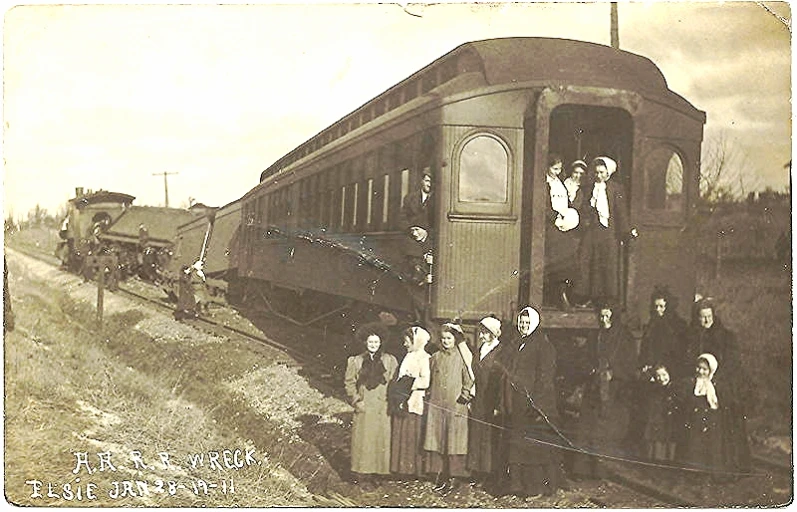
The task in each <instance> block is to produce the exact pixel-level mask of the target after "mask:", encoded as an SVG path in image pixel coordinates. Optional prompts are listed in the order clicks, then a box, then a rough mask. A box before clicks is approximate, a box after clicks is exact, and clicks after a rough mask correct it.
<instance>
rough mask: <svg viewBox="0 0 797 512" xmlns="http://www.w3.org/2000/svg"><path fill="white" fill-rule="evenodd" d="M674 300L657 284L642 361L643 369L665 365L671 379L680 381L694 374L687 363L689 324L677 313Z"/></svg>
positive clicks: (667, 291) (645, 336)
mask: <svg viewBox="0 0 797 512" xmlns="http://www.w3.org/2000/svg"><path fill="white" fill-rule="evenodd" d="M675 308H676V304H675V299H674V298H673V297H672V296H671V295H670V292H669V290H667V288H666V287H656V288H655V289H654V290H653V293H651V295H650V321H649V322H648V324H647V325H646V326H645V331H644V333H643V334H642V344H641V345H640V350H639V364H640V366H641V367H642V370H643V372H647V371H648V370H651V369H652V368H653V367H654V366H655V365H657V364H663V365H664V366H666V367H667V370H668V371H669V372H670V378H672V379H674V380H678V379H680V378H681V377H687V376H689V375H690V374H691V370H692V368H687V367H691V366H692V364H691V361H690V362H689V363H688V364H687V363H686V361H687V347H688V340H687V326H686V322H685V321H684V320H683V319H682V318H681V317H679V316H678V313H677V312H676V309H675Z"/></svg>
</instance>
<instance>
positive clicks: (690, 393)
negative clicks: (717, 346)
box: [676, 353, 730, 478]
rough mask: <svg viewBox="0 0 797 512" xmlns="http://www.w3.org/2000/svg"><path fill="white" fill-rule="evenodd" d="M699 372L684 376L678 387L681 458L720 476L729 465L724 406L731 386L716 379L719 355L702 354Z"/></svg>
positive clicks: (694, 466) (693, 465) (685, 463)
mask: <svg viewBox="0 0 797 512" xmlns="http://www.w3.org/2000/svg"><path fill="white" fill-rule="evenodd" d="M696 362H697V365H696V369H695V376H694V377H691V378H685V379H683V380H682V382H681V384H680V386H679V388H678V402H679V405H678V408H679V410H680V411H681V417H680V419H681V425H682V428H681V432H680V436H679V437H680V438H679V441H678V448H677V452H676V453H677V458H678V461H679V462H680V463H682V464H684V465H686V466H689V467H692V468H696V469H700V470H702V471H706V472H707V474H706V475H705V476H708V474H709V473H713V475H714V477H715V478H716V477H717V476H720V475H718V473H719V474H721V473H724V472H725V471H726V470H727V469H728V468H727V466H726V460H725V457H724V449H723V444H724V439H723V435H724V434H723V430H724V429H723V425H722V422H723V417H724V416H725V415H724V414H723V409H724V408H725V407H726V400H727V399H728V398H729V394H730V393H729V392H728V391H729V390H728V389H727V388H725V387H724V386H723V383H722V381H721V379H716V382H715V375H716V372H717V369H718V363H717V359H716V358H715V357H714V356H713V355H712V354H708V353H706V354H700V355H699V356H698V357H697V359H696Z"/></svg>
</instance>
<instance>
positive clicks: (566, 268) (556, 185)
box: [543, 153, 578, 307]
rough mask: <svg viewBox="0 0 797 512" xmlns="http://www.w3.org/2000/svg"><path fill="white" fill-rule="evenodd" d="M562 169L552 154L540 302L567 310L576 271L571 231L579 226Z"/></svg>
mask: <svg viewBox="0 0 797 512" xmlns="http://www.w3.org/2000/svg"><path fill="white" fill-rule="evenodd" d="M563 167H564V163H563V161H562V158H561V157H560V156H559V155H557V154H553V153H552V154H551V155H550V156H549V158H548V167H547V170H546V173H545V183H546V188H547V190H548V197H549V199H550V205H549V210H548V218H547V219H546V229H545V281H544V285H543V293H544V301H543V302H544V303H545V304H547V305H561V306H562V307H569V306H570V302H569V299H568V297H567V290H568V287H569V286H570V284H571V279H572V276H573V274H574V270H575V269H574V264H575V262H576V258H575V253H576V248H577V243H578V242H577V241H576V238H575V236H574V232H573V229H574V228H576V227H577V226H578V212H577V211H576V210H575V209H574V208H572V207H571V202H570V197H569V195H568V191H567V188H566V187H565V185H564V183H562V180H561V178H560V176H561V174H562V168H563Z"/></svg>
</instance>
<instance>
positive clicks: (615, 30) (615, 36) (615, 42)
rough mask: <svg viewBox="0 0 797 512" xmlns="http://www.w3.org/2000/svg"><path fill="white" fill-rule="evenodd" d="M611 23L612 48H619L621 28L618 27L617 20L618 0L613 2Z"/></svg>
mask: <svg viewBox="0 0 797 512" xmlns="http://www.w3.org/2000/svg"><path fill="white" fill-rule="evenodd" d="M611 23H612V27H611V37H612V48H614V49H616V50H619V49H620V29H619V27H618V22H617V2H612V13H611Z"/></svg>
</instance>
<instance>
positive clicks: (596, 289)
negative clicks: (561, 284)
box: [575, 226, 620, 300]
mask: <svg viewBox="0 0 797 512" xmlns="http://www.w3.org/2000/svg"><path fill="white" fill-rule="evenodd" d="M619 247H620V246H619V242H618V240H617V238H616V237H615V236H614V229H613V228H603V227H595V226H592V227H590V228H588V229H586V230H585V232H584V235H583V238H582V239H581V244H580V246H579V255H578V260H579V276H578V280H577V281H576V283H575V291H576V293H577V295H578V296H580V297H583V298H590V299H592V300H612V299H617V298H618V284H619V283H618V270H619V266H618V265H619Z"/></svg>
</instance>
